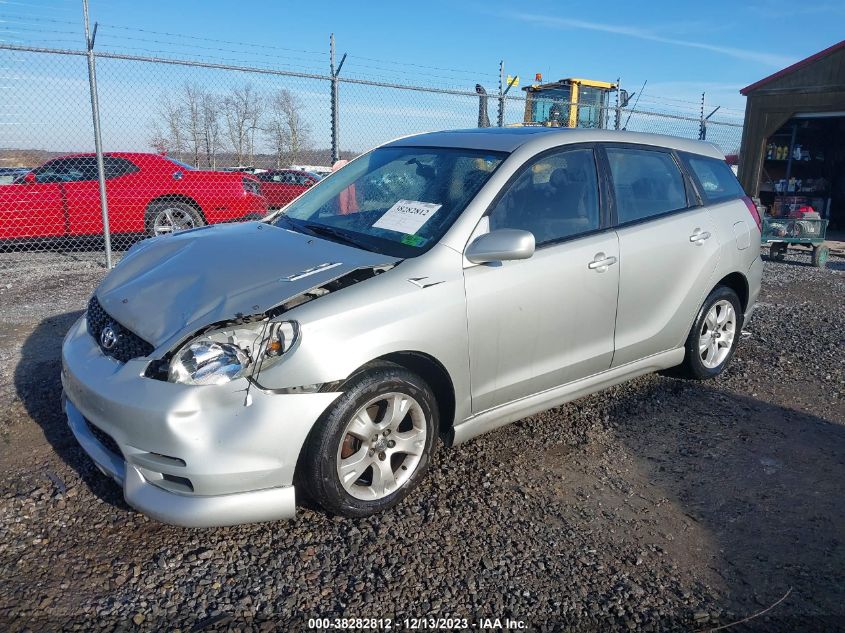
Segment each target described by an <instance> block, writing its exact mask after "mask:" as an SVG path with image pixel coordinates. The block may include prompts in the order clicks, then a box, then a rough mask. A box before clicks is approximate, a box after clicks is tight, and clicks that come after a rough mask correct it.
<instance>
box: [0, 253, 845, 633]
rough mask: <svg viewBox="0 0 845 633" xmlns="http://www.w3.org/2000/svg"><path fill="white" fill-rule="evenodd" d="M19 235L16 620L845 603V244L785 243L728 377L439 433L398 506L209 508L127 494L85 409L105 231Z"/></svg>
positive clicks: (569, 620) (8, 401) (287, 622)
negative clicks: (71, 386)
mask: <svg viewBox="0 0 845 633" xmlns="http://www.w3.org/2000/svg"><path fill="white" fill-rule="evenodd" d="M19 255H20V254H19ZM24 255H25V257H24ZM4 257H9V256H8V255H7V256H4ZM20 257H21V259H24V260H25V262H26V265H24V266H19V267H16V268H13V269H9V268H6V269H2V266H3V265H4V262H2V261H0V275H2V279H3V281H2V283H0V303H2V306H3V309H2V314H1V315H0V322H2V327H0V461H1V462H2V471H1V472H2V475H0V477H2V479H1V480H0V536H2V538H0V627H2V628H3V629H5V630H13V631H16V630H25V629H27V628H29V629H32V630H42V629H50V630H57V629H85V630H87V629H90V628H96V627H101V628H106V629H115V628H119V629H125V630H130V629H132V630H156V629H160V628H163V627H164V625H165V623H168V624H169V628H174V627H176V626H178V627H179V628H180V629H181V630H186V631H187V630H219V629H231V628H238V629H241V630H273V629H278V630H299V629H305V628H307V627H308V619H309V618H340V617H363V618H392V620H393V625H394V628H398V629H405V628H408V627H407V626H406V623H405V622H404V619H405V618H419V617H447V616H453V617H465V618H469V619H470V624H471V625H472V624H473V623H475V624H476V627H475V628H478V629H483V628H485V627H484V626H481V625H483V624H486V623H485V622H480V620H481V619H482V618H500V619H502V620H504V619H505V618H509V619H511V620H517V621H520V622H522V623H523V624H524V627H525V628H526V629H529V630H541V631H542V630H574V631H593V630H644V631H647V630H708V629H711V628H715V627H717V626H720V625H725V624H729V623H731V622H734V621H736V620H739V619H742V618H744V617H746V616H748V615H751V614H755V613H757V612H759V611H762V610H763V609H765V608H767V607H769V606H770V605H772V604H774V603H775V602H777V601H778V600H780V599H781V598H782V597H783V596H784V595H786V596H787V597H786V599H784V600H783V601H782V602H780V603H779V604H777V606H775V607H774V608H773V609H771V611H769V612H767V613H765V614H764V615H762V616H760V617H758V618H755V619H754V620H751V621H750V622H748V623H745V624H740V625H737V626H735V627H733V630H766V631H770V630H795V629H798V628H801V629H804V630H842V629H843V628H845V503H843V502H845V494H843V488H842V481H843V480H845V364H843V351H845V344H844V343H845V334H843V333H845V312H844V311H843V309H842V305H843V297H845V293H843V289H845V260H843V259H839V258H833V259H832V261H831V263H830V269H829V270H825V271H819V270H816V269H814V268H811V267H810V266H808V265H807V262H808V257H807V256H806V255H800V256H798V255H790V256H789V257H788V258H787V260H786V261H784V262H782V263H774V262H767V263H766V267H765V279H764V290H763V294H762V296H761V299H760V304H759V309H758V312H757V314H756V315H755V317H754V319H753V320H752V322H751V323H750V324H749V326H748V328H747V331H746V332H745V333H744V334H743V340H742V343H741V345H740V348H739V350H738V352H737V354H736V356H735V358H734V361H733V364H732V365H731V367H730V368H729V370H728V371H727V372H726V373H725V374H724V375H723V376H722V377H720V378H719V379H717V380H715V381H711V382H708V383H692V382H684V381H680V380H676V379H672V378H668V377H662V376H657V375H652V376H646V377H643V378H640V379H638V380H635V381H633V382H631V383H628V384H626V385H622V386H619V387H615V388H613V389H610V390H607V391H605V392H602V393H600V394H597V395H594V396H591V397H588V398H584V399H582V400H579V401H577V402H575V403H572V404H570V405H568V406H564V407H560V408H557V409H554V410H552V411H549V412H546V413H543V414H541V415H537V416H533V417H531V418H527V419H525V420H522V421H520V422H518V423H515V424H513V425H511V426H509V427H506V428H505V429H502V430H499V431H497V432H494V433H491V434H488V435H486V436H483V437H481V438H479V439H477V440H475V441H473V442H470V443H468V444H466V445H463V446H460V447H458V448H456V449H452V450H440V451H439V452H438V454H437V456H436V457H435V460H434V463H433V465H432V468H431V470H430V472H429V476H428V477H427V479H426V480H425V482H424V483H423V485H422V487H421V488H420V489H419V490H418V491H416V492H415V493H413V494H412V495H411V496H410V497H409V498H408V499H407V500H406V501H405V502H403V503H402V504H401V505H400V506H399V507H398V508H396V509H394V510H393V511H390V512H387V513H385V514H383V515H381V516H377V517H372V518H368V519H359V520H350V519H342V518H333V517H329V516H326V515H324V514H322V513H319V512H315V511H312V510H310V509H308V508H303V509H302V510H301V511H300V513H299V515H298V517H297V519H295V520H292V521H288V522H277V523H267V524H260V525H249V526H241V527H233V528H218V529H209V530H190V529H182V528H175V527H171V526H166V525H162V524H159V523H156V522H155V521H151V520H148V519H147V518H145V517H143V516H141V515H139V514H138V513H136V512H134V511H133V510H131V509H130V508H128V507H127V506H126V505H125V503H124V502H123V500H122V497H121V494H120V491H119V489H118V488H117V487H116V486H115V485H114V484H113V483H112V482H110V481H109V480H107V479H106V478H105V477H103V476H102V475H101V474H100V473H99V471H97V470H96V469H95V467H94V466H93V464H92V462H91V461H90V460H89V459H88V458H87V457H86V456H85V455H84V454H83V453H82V451H81V449H79V448H78V447H77V446H76V444H75V442H74V441H73V439H72V437H71V435H70V433H69V431H68V430H67V427H66V426H65V423H64V421H63V418H62V415H61V412H60V405H59V394H60V383H59V367H60V361H59V345H60V341H61V337H62V336H63V334H64V332H65V331H66V330H67V328H68V327H69V325H70V324H71V323H72V322H73V320H74V319H75V318H76V316H77V315H78V314H79V313H80V311H81V310H82V308H83V306H84V303H85V301H86V299H87V297H88V296H89V295H90V293H91V291H92V290H93V288H94V287H95V285H96V283H97V282H98V280H99V279H100V278H101V277H102V275H103V273H104V271H103V270H102V267H101V266H100V264H99V262H100V259H101V256H100V255H99V254H97V253H92V254H85V253H81V254H80V253H77V254H72V255H70V256H62V255H58V254H48V255H39V254H29V253H27V254H22V255H20ZM5 263H8V262H5ZM787 594H788V595H787ZM492 624H495V622H492ZM353 628H360V627H353ZM490 628H492V627H490Z"/></svg>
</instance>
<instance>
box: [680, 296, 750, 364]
mask: <svg viewBox="0 0 845 633" xmlns="http://www.w3.org/2000/svg"><path fill="white" fill-rule="evenodd" d="M741 328H742V310H741V308H740V303H739V297H737V295H736V293H735V292H734V291H733V290H731V289H730V288H728V287H726V286H718V287H716V288H715V289H714V290H713V292H711V293H710V294H709V295H708V296H707V299H705V300H704V303H703V304H702V306H701V309H700V310H699V311H698V316H697V317H696V319H695V322H694V323H693V325H692V329H691V330H690V333H689V336H688V337H687V342H686V345H685V348H686V355H685V356H684V362H683V363H682V364H681V365H680V367H679V368H678V369H679V370H680V372H679V373H680V374H681V375H682V376H684V377H686V378H693V379H696V380H706V379H708V378H715V377H716V376H718V375H719V374H721V373H722V372H723V371H724V369H725V367H727V365H728V363H729V362H730V360H731V358H732V357H733V354H734V351H735V350H736V346H737V343H738V342H739V333H740V330H741Z"/></svg>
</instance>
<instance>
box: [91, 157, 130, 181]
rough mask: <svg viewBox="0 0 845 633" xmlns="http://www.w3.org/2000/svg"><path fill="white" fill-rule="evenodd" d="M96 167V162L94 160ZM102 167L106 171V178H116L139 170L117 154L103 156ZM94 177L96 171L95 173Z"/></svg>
mask: <svg viewBox="0 0 845 633" xmlns="http://www.w3.org/2000/svg"><path fill="white" fill-rule="evenodd" d="M95 167H96V162H95ZM103 167H104V169H105V172H106V178H107V179H108V178H117V177H118V176H124V175H126V174H131V173H134V172H136V171H139V169H138V167H137V166H136V165H135V164H134V163H133V162H132V161H130V160H127V159H125V158H119V157H117V156H104V157H103ZM95 178H96V173H95Z"/></svg>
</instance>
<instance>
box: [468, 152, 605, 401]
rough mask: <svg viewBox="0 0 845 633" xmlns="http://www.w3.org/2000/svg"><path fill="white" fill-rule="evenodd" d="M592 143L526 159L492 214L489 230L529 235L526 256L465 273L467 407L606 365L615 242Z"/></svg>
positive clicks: (527, 391) (506, 398)
mask: <svg viewBox="0 0 845 633" xmlns="http://www.w3.org/2000/svg"><path fill="white" fill-rule="evenodd" d="M600 182H602V180H601V179H600V177H599V171H598V169H597V164H596V156H595V152H594V150H593V148H592V147H575V148H572V147H571V146H569V147H567V148H559V149H556V150H553V151H551V152H547V153H545V154H542V155H540V156H539V157H535V158H534V159H532V160H531V161H529V162H528V163H526V164H525V165H524V166H523V167H522V168H521V169H520V171H519V172H518V173H517V174H516V175H515V176H514V178H512V179H511V180H510V182H509V184H508V185H506V186H505V188H504V189H503V191H502V193H501V194H500V195H499V197H498V198H497V200H496V201H494V203H493V204H492V206H491V209H490V210H489V211H488V216H487V217H488V220H487V221H489V223H490V230H496V229H502V228H510V229H522V230H528V231H531V232H532V233H533V234H534V237H535V240H536V243H537V248H536V251H535V253H534V255H533V256H532V257H531V258H529V259H525V260H518V261H508V262H493V263H490V264H480V265H476V264H468V265H466V266H465V269H464V284H465V291H466V306H467V329H468V335H469V347H470V373H471V387H472V411H473V413H474V414H475V413H480V412H482V411H485V410H488V409H492V408H494V407H497V406H500V405H503V404H506V403H508V402H511V401H513V400H518V399H520V398H524V397H526V396H530V395H532V394H535V393H538V392H541V391H544V390H547V389H551V388H554V387H557V386H560V385H563V384H565V383H568V382H571V381H574V380H578V379H579V378H584V377H586V376H589V375H592V374H595V373H598V372H601V371H604V370H607V369H608V368H609V367H610V364H611V361H612V359H613V333H614V325H615V319H616V300H617V294H618V289H619V265H618V257H619V243H618V239H617V237H616V233H615V232H614V231H613V230H612V227H611V226H610V222H609V218H608V215H607V213H606V212H605V209H604V205H603V204H602V201H603V199H604V198H605V196H604V195H602V192H603V191H605V190H606V189H605V187H604V186H601V187H600V185H599V183H600Z"/></svg>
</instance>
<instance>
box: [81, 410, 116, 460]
mask: <svg viewBox="0 0 845 633" xmlns="http://www.w3.org/2000/svg"><path fill="white" fill-rule="evenodd" d="M85 424H86V425H87V426H88V430H89V431H91V435H93V436H94V437H95V438H97V441H98V442H99V443H100V444H102V445H103V446H104V447H105V449H106V450H107V451H109V452H110V453H114V454H115V455H117V456H118V457H123V451H121V450H120V447H119V446H118V445H117V442H115V441H114V438H113V437H112V436H111V435H109V434H108V433H106V432H105V431H104V430H102V429H101V428H99V427H96V426H94V425H93V424H91V422H89V421H88V419H87V418H86V419H85Z"/></svg>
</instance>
